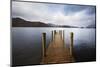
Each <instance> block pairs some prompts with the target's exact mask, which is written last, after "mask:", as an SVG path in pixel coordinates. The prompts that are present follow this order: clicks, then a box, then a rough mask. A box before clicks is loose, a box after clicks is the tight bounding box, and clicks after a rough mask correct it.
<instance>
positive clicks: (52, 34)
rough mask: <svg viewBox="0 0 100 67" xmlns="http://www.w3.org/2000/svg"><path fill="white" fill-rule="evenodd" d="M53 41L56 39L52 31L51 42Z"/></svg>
mask: <svg viewBox="0 0 100 67" xmlns="http://www.w3.org/2000/svg"><path fill="white" fill-rule="evenodd" d="M53 39H54V33H53V31H52V40H51V41H53Z"/></svg>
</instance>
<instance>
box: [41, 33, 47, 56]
mask: <svg viewBox="0 0 100 67" xmlns="http://www.w3.org/2000/svg"><path fill="white" fill-rule="evenodd" d="M42 51H43V57H46V33H42Z"/></svg>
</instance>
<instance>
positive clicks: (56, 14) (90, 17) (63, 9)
mask: <svg viewBox="0 0 100 67" xmlns="http://www.w3.org/2000/svg"><path fill="white" fill-rule="evenodd" d="M95 12H96V10H95V6H82V5H67V4H66V5H64V4H46V3H34V2H16V1H13V2H12V17H13V18H16V17H20V18H23V19H25V20H28V21H41V22H44V23H52V24H57V25H74V26H87V25H91V24H95Z"/></svg>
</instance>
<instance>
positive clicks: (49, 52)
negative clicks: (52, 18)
mask: <svg viewBox="0 0 100 67" xmlns="http://www.w3.org/2000/svg"><path fill="white" fill-rule="evenodd" d="M54 36H55V38H54V40H53V41H52V42H51V43H50V44H49V47H48V48H47V49H46V57H43V58H42V62H41V64H52V63H69V62H73V56H72V55H71V54H70V51H69V49H68V48H66V47H65V46H64V43H63V42H64V41H63V39H62V35H61V34H60V33H57V32H56V33H55V35H54Z"/></svg>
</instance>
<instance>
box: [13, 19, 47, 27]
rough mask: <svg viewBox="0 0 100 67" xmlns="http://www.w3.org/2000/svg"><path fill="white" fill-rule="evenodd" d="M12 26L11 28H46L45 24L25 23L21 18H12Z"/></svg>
mask: <svg viewBox="0 0 100 67" xmlns="http://www.w3.org/2000/svg"><path fill="white" fill-rule="evenodd" d="M12 26H13V27H44V26H45V27H48V25H47V24H45V23H42V22H37V21H36V22H31V21H26V20H24V19H21V18H12Z"/></svg>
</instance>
